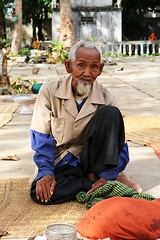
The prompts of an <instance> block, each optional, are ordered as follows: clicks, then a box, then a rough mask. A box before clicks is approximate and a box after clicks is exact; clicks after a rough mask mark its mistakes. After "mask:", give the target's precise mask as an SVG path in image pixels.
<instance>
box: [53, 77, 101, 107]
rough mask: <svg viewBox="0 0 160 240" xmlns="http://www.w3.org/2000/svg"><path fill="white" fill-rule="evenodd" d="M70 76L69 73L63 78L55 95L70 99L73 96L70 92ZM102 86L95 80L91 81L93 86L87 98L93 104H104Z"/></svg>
mask: <svg viewBox="0 0 160 240" xmlns="http://www.w3.org/2000/svg"><path fill="white" fill-rule="evenodd" d="M71 84H72V76H71V75H69V76H68V77H67V78H66V79H65V80H63V81H62V83H61V84H60V86H59V88H58V89H57V92H56V94H55V96H56V97H58V98H61V99H66V100H67V99H70V98H72V97H73V92H72V87H71ZM102 88H103V86H102V85H101V84H100V83H99V82H98V81H97V80H95V81H94V83H93V88H92V91H91V95H90V96H89V97H88V100H90V103H93V104H100V105H101V104H105V99H104V96H103V93H102Z"/></svg>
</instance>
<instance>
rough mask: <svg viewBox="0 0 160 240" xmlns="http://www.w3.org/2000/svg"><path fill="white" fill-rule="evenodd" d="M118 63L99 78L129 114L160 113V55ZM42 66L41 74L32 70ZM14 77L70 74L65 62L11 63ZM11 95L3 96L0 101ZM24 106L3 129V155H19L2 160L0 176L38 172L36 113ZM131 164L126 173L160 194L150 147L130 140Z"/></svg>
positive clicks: (157, 163)
mask: <svg viewBox="0 0 160 240" xmlns="http://www.w3.org/2000/svg"><path fill="white" fill-rule="evenodd" d="M113 62H116V65H106V66H105V68H104V72H103V74H102V75H101V76H100V77H99V81H100V82H101V83H103V84H104V85H105V86H107V87H108V88H109V89H110V90H111V91H112V92H113V93H114V94H115V95H116V97H117V98H118V101H119V105H120V108H121V109H122V111H123V113H124V115H126V116H160V67H159V66H160V57H154V58H153V57H146V58H142V57H132V58H129V57H127V58H121V59H113ZM34 67H39V68H40V71H39V73H38V74H37V75H33V74H32V69H33V68H34ZM8 72H9V75H10V78H11V79H14V78H15V77H17V76H18V77H19V76H21V77H22V78H23V79H37V80H38V81H39V82H45V81H51V80H52V79H54V81H56V80H57V79H58V78H59V77H61V78H63V77H64V76H65V75H66V72H65V70H64V67H63V66H62V65H47V64H39V65H28V64H25V63H23V62H21V61H20V62H18V63H16V62H14V61H13V62H10V63H9V66H8ZM6 101H9V102H10V104H12V102H11V98H10V97H6V96H1V97H0V104H6ZM19 111H20V106H19V108H18V110H17V111H16V113H15V114H14V116H13V119H12V121H10V122H9V123H8V124H6V125H5V126H4V127H2V128H1V129H0V139H1V141H0V149H1V150H0V156H8V155H15V154H16V155H17V156H18V157H19V160H18V161H0V177H1V178H9V177H13V178H14V177H15V178H17V177H31V176H32V175H33V173H34V163H33V161H32V155H33V151H32V150H31V148H30V137H29V126H30V121H31V117H32V115H22V114H19ZM129 149H130V158H131V161H130V164H129V165H128V166H127V168H126V173H127V174H128V175H129V176H130V177H131V178H132V179H133V180H134V181H136V182H138V183H139V184H140V185H141V186H142V189H143V191H149V192H150V193H151V194H153V195H155V196H158V197H160V175H159V172H160V159H159V158H158V157H157V156H156V155H155V153H154V151H153V150H152V149H151V148H149V147H146V146H140V145H136V144H132V143H129Z"/></svg>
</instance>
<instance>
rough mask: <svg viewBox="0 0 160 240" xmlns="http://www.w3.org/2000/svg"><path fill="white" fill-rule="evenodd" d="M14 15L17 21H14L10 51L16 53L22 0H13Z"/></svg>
mask: <svg viewBox="0 0 160 240" xmlns="http://www.w3.org/2000/svg"><path fill="white" fill-rule="evenodd" d="M15 15H16V16H17V17H18V22H15V23H14V31H13V40H12V44H11V52H12V53H15V54H18V53H19V50H20V47H21V37H22V0H16V1H15Z"/></svg>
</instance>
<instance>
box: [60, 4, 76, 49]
mask: <svg viewBox="0 0 160 240" xmlns="http://www.w3.org/2000/svg"><path fill="white" fill-rule="evenodd" d="M60 15H61V24H60V41H65V43H64V48H70V47H71V46H72V44H73V40H74V30H73V17H72V9H71V2H70V0H60Z"/></svg>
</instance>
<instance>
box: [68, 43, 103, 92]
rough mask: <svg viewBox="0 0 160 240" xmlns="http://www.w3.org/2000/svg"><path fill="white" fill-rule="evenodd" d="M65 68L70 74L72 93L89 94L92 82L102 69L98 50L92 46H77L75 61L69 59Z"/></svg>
mask: <svg viewBox="0 0 160 240" xmlns="http://www.w3.org/2000/svg"><path fill="white" fill-rule="evenodd" d="M66 70H67V72H69V73H70V74H71V75H72V88H73V91H74V93H75V94H76V95H78V96H84V97H87V96H89V95H90V92H91V90H92V86H93V82H94V81H95V79H96V78H97V77H98V76H99V75H100V74H101V72H102V70H103V64H102V63H100V54H99V52H98V51H97V50H96V49H94V48H93V49H92V48H85V47H80V48H78V50H77V53H76V59H75V61H74V62H71V61H69V62H68V63H67V64H66Z"/></svg>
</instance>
